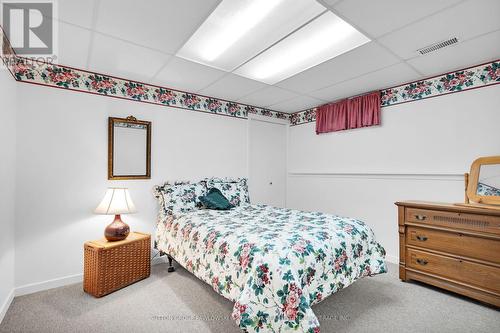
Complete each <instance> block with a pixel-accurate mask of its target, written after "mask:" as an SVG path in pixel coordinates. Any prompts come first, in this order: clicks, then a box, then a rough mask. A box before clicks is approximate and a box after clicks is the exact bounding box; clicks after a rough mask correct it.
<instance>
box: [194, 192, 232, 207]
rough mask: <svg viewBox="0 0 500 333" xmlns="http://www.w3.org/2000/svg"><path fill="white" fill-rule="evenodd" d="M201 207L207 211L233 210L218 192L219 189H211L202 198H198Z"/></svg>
mask: <svg viewBox="0 0 500 333" xmlns="http://www.w3.org/2000/svg"><path fill="white" fill-rule="evenodd" d="M198 199H200V201H201V203H202V204H203V206H205V207H206V208H208V209H218V210H228V209H231V208H233V207H234V206H233V205H231V203H230V202H229V200H227V199H226V197H225V196H224V195H223V194H222V193H221V191H219V189H216V188H214V187H213V188H211V189H210V190H208V193H207V194H206V195H204V196H201V197H199V198H198Z"/></svg>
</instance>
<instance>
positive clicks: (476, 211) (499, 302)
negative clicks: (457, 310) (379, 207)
mask: <svg viewBox="0 0 500 333" xmlns="http://www.w3.org/2000/svg"><path fill="white" fill-rule="evenodd" d="M396 205H397V206H398V213H399V219H398V225H399V278H400V279H401V280H403V281H408V280H418V281H421V282H425V283H428V284H432V285H434V286H437V287H440V288H443V289H447V290H450V291H453V292H456V293H459V294H462V295H465V296H468V297H471V298H475V299H477V300H480V301H482V302H486V303H489V304H492V305H495V306H497V307H500V210H494V209H484V208H475V207H465V206H456V205H452V204H443V203H432V202H422V201H405V202H397V203H396Z"/></svg>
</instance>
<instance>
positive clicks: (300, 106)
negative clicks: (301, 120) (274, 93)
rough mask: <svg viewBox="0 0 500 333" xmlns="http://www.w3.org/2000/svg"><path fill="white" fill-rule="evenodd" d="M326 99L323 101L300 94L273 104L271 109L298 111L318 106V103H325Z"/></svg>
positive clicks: (289, 111)
mask: <svg viewBox="0 0 500 333" xmlns="http://www.w3.org/2000/svg"><path fill="white" fill-rule="evenodd" d="M324 103H325V101H322V100H320V99H316V98H312V97H309V96H298V97H295V98H293V99H291V100H289V101H286V102H282V103H278V104H273V105H271V106H269V108H270V109H271V110H275V111H281V112H288V113H292V112H297V111H302V110H306V109H309V108H313V107H316V106H318V105H322V104H324Z"/></svg>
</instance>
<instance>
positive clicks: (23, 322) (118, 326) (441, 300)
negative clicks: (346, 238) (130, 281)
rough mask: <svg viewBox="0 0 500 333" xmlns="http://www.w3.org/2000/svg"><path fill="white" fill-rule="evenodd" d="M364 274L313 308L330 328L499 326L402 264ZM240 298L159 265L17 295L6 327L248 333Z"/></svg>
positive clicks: (498, 315) (480, 308)
mask: <svg viewBox="0 0 500 333" xmlns="http://www.w3.org/2000/svg"><path fill="white" fill-rule="evenodd" d="M389 269H390V273H388V274H383V275H379V276H376V277H372V278H364V279H362V280H360V281H358V282H356V283H355V284H354V285H352V286H350V287H348V288H347V289H345V290H342V291H340V292H338V293H337V294H335V295H333V296H331V297H329V298H327V299H326V300H325V301H323V302H322V303H320V304H318V305H316V306H314V307H313V310H314V312H315V313H316V315H317V316H318V318H319V319H320V322H321V329H322V332H440V333H444V332H454V333H457V332H499V331H500V312H499V311H497V310H496V309H493V308H491V307H487V306H484V305H482V304H480V303H477V302H474V301H471V300H470V299H467V298H463V297H460V296H457V295H455V294H452V293H448V292H444V291H441V290H438V289H436V288H432V287H429V286H426V285H423V284H418V283H403V282H400V281H399V279H398V278H397V275H396V274H397V272H396V269H397V267H396V266H395V265H390V266H389ZM231 309H232V303H231V302H229V301H227V300H226V299H224V298H223V297H221V296H219V295H217V294H216V293H215V292H214V291H213V290H212V289H211V287H210V286H208V285H206V284H205V283H203V282H201V281H200V280H198V279H196V278H195V277H194V276H193V275H191V274H190V273H188V272H187V271H185V270H184V269H182V268H177V271H176V272H174V273H167V266H166V265H156V266H153V270H152V275H151V277H150V278H148V279H146V280H143V281H141V282H139V283H136V284H134V285H132V286H129V287H127V288H124V289H122V290H119V291H117V292H115V293H113V294H111V295H108V296H106V297H104V298H101V299H96V298H93V297H92V296H89V295H87V294H85V293H84V292H83V291H82V286H81V284H74V285H71V286H66V287H61V288H56V289H52V290H48V291H43V292H39V293H36V294H31V295H26V296H21V297H17V298H15V299H14V301H13V303H12V305H11V307H10V309H9V310H8V312H7V314H6V316H5V318H4V320H3V322H2V324H0V332H93V333H98V332H127V333H128V332H241V331H240V330H239V329H238V328H237V327H236V325H235V323H234V322H233V321H232V320H231V318H230V314H231Z"/></svg>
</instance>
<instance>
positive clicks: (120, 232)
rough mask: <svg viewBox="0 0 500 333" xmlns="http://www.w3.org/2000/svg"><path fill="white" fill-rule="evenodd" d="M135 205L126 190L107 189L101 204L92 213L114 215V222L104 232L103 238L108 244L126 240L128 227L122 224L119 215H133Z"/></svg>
mask: <svg viewBox="0 0 500 333" xmlns="http://www.w3.org/2000/svg"><path fill="white" fill-rule="evenodd" d="M135 212H136V209H135V205H134V203H133V202H132V198H131V197H130V193H129V192H128V189H127V188H114V187H113V188H108V190H107V191H106V194H105V195H104V198H103V199H102V201H101V203H100V204H99V206H97V208H96V209H95V211H94V213H96V214H104V215H114V216H115V220H114V221H113V222H111V224H110V225H108V226H107V227H106V229H105V230H104V237H106V239H107V240H108V241H110V242H114V241H119V240H124V239H125V238H127V236H128V234H129V232H130V227H129V226H128V225H127V224H126V223H124V222H123V221H122V219H121V217H120V214H131V213H135Z"/></svg>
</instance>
